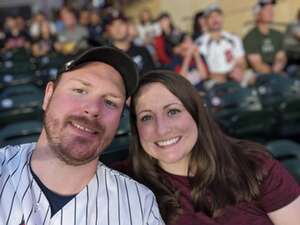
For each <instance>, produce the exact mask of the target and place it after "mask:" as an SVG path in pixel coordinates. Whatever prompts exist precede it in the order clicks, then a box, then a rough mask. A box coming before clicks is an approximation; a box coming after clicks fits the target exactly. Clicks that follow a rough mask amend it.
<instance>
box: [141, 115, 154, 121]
mask: <svg viewBox="0 0 300 225" xmlns="http://www.w3.org/2000/svg"><path fill="white" fill-rule="evenodd" d="M149 120H152V116H150V115H145V116H142V117H141V118H140V121H141V122H146V121H149Z"/></svg>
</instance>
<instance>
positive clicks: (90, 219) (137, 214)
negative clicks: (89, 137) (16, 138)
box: [0, 144, 164, 225]
mask: <svg viewBox="0 0 300 225" xmlns="http://www.w3.org/2000/svg"><path fill="white" fill-rule="evenodd" d="M34 148H35V144H25V145H21V146H13V147H6V148H5V149H0V162H1V163H0V165H1V167H0V224H1V225H2V224H3V225H19V224H20V223H21V221H25V224H26V225H50V224H51V225H72V224H74V225H90V224H95V225H146V224H149V225H161V224H164V223H163V222H162V220H161V217H160V214H159V212H158V207H157V204H156V201H155V197H154V195H153V194H152V192H150V191H149V190H148V189H147V188H146V187H145V186H143V185H141V184H139V183H137V182H136V181H134V180H132V179H131V178H129V177H127V176H126V175H123V174H121V173H119V172H117V171H114V170H111V169H109V168H107V167H106V166H105V165H103V164H101V163H99V165H98V168H97V172H96V174H95V176H94V178H93V179H92V180H91V181H90V182H89V184H88V185H87V186H86V187H85V188H84V189H83V190H82V191H81V192H80V193H78V194H77V195H76V197H75V198H74V199H72V200H71V201H70V202H68V203H67V204H66V205H65V206H64V207H63V208H62V209H61V210H60V211H58V212H57V213H56V214H55V215H53V216H52V217H51V218H50V215H51V212H50V210H51V209H50V206H49V202H48V200H47V199H46V197H45V195H44V194H43V193H42V191H41V189H40V188H39V186H38V184H37V183H36V182H35V180H34V179H33V177H32V174H31V172H30V168H29V159H30V157H31V154H32V151H33V149H34Z"/></svg>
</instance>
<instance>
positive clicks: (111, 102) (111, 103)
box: [104, 99, 117, 108]
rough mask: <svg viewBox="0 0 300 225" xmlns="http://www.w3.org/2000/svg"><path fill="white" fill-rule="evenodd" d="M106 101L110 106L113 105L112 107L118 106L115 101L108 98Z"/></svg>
mask: <svg viewBox="0 0 300 225" xmlns="http://www.w3.org/2000/svg"><path fill="white" fill-rule="evenodd" d="M104 102H105V104H106V105H107V106H109V107H112V108H116V107H117V104H116V103H114V102H113V101H111V100H108V99H106V100H105V101H104Z"/></svg>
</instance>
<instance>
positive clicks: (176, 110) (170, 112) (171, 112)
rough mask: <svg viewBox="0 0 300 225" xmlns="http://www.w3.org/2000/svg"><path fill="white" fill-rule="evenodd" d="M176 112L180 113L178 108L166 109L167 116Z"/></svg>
mask: <svg viewBox="0 0 300 225" xmlns="http://www.w3.org/2000/svg"><path fill="white" fill-rule="evenodd" d="M178 113H180V110H179V109H170V110H169V111H168V115H169V116H174V115H176V114H178Z"/></svg>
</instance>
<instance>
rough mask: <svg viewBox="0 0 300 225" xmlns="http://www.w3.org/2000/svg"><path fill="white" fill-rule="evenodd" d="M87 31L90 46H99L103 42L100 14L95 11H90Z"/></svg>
mask: <svg viewBox="0 0 300 225" xmlns="http://www.w3.org/2000/svg"><path fill="white" fill-rule="evenodd" d="M88 31H89V43H90V45H93V46H97V45H101V43H102V42H103V37H102V35H103V27H102V21H101V17H100V14H99V11H98V10H97V9H92V10H91V11H90V25H89V27H88Z"/></svg>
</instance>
